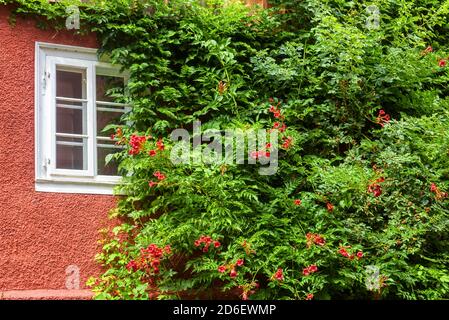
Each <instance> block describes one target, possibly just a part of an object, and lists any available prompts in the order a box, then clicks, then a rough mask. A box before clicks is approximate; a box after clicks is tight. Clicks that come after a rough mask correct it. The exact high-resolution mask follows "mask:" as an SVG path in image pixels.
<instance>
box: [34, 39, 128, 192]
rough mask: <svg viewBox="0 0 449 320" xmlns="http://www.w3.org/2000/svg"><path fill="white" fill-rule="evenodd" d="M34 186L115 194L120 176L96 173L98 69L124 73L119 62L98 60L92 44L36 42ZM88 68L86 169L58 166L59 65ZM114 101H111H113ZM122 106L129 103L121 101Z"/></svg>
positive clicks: (64, 190) (42, 188) (36, 187)
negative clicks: (115, 63) (77, 45)
mask: <svg viewBox="0 0 449 320" xmlns="http://www.w3.org/2000/svg"><path fill="white" fill-rule="evenodd" d="M35 50H36V52H35V54H36V56H35V179H36V180H35V189H36V191H41V192H59V193H82V194H113V188H114V187H115V186H116V185H117V184H118V183H119V182H120V180H121V177H119V176H105V175H97V174H96V172H97V134H96V133H97V128H96V126H97V119H96V116H97V101H96V96H95V95H96V88H95V85H96V81H95V77H96V70H97V69H100V70H101V72H99V74H101V75H111V76H119V77H123V78H124V80H125V82H126V81H127V80H128V75H127V74H126V73H121V72H120V66H113V65H111V64H109V63H107V62H104V61H98V57H97V50H96V49H91V48H83V47H75V46H66V45H57V44H50V43H43V42H36V47H35ZM57 65H58V66H62V67H63V68H64V67H68V68H70V67H73V68H77V69H85V70H86V79H87V84H86V97H85V98H86V101H85V103H86V104H87V108H86V111H87V112H86V117H87V119H86V123H87V132H86V133H85V134H86V139H87V159H86V161H87V169H85V170H71V169H57V168H56V106H55V101H56V82H55V78H56V66H57ZM114 104H115V103H108V105H114ZM116 105H117V106H122V107H123V109H125V110H126V111H129V107H128V106H125V105H121V104H116Z"/></svg>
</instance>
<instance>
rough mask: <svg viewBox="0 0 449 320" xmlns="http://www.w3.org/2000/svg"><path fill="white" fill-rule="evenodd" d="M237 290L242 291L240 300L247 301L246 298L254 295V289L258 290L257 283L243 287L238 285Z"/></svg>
mask: <svg viewBox="0 0 449 320" xmlns="http://www.w3.org/2000/svg"><path fill="white" fill-rule="evenodd" d="M238 288H239V289H242V294H241V296H242V300H248V297H249V296H250V295H252V294H254V293H255V292H256V289H259V283H257V282H256V281H253V282H251V283H248V284H245V285H240V286H239V287H238Z"/></svg>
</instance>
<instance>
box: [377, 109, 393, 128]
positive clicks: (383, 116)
mask: <svg viewBox="0 0 449 320" xmlns="http://www.w3.org/2000/svg"><path fill="white" fill-rule="evenodd" d="M390 120H391V118H390V115H389V114H387V113H385V111H384V110H383V109H380V110H379V113H378V114H377V118H376V123H377V124H378V125H380V126H381V127H383V126H384V125H385V124H386V123H388V122H390Z"/></svg>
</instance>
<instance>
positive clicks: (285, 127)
mask: <svg viewBox="0 0 449 320" xmlns="http://www.w3.org/2000/svg"><path fill="white" fill-rule="evenodd" d="M286 129H287V126H286V125H285V123H283V124H282V126H281V127H280V128H279V131H280V132H285V130H286Z"/></svg>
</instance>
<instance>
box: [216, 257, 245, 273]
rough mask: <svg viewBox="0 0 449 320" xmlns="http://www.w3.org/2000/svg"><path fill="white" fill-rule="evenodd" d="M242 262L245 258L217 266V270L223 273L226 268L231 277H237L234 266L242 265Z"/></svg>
mask: <svg viewBox="0 0 449 320" xmlns="http://www.w3.org/2000/svg"><path fill="white" fill-rule="evenodd" d="M244 263H245V260H243V259H242V258H240V259H237V261H236V262H235V263H231V264H227V265H221V266H219V267H218V272H220V273H225V272H226V270H230V272H229V276H230V277H231V278H235V277H237V270H236V267H241V266H243V264H244Z"/></svg>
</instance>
